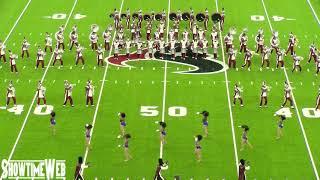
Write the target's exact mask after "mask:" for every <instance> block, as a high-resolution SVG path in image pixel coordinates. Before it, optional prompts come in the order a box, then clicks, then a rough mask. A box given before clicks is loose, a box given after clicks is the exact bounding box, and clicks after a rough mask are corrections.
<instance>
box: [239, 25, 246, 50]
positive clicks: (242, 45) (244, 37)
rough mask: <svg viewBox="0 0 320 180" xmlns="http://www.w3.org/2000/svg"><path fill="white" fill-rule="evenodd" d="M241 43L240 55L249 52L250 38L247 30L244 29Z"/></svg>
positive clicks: (240, 39) (240, 38)
mask: <svg viewBox="0 0 320 180" xmlns="http://www.w3.org/2000/svg"><path fill="white" fill-rule="evenodd" d="M239 41H240V53H242V52H244V53H245V52H247V42H248V36H247V30H246V29H244V30H243V32H242V33H241V34H240V36H239Z"/></svg>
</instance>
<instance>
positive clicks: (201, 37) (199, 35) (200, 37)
mask: <svg viewBox="0 0 320 180" xmlns="http://www.w3.org/2000/svg"><path fill="white" fill-rule="evenodd" d="M204 38H205V33H204V30H203V29H202V28H200V29H199V31H198V39H199V40H200V41H202V40H203V39H204Z"/></svg>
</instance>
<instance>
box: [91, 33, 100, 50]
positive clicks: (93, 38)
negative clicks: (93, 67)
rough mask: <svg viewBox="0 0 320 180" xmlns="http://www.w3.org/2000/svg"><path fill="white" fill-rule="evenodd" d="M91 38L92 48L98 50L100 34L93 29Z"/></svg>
mask: <svg viewBox="0 0 320 180" xmlns="http://www.w3.org/2000/svg"><path fill="white" fill-rule="evenodd" d="M89 40H90V42H91V49H92V50H97V49H98V34H97V33H96V32H95V31H92V32H91V33H90V36H89Z"/></svg>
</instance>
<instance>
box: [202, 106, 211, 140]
mask: <svg viewBox="0 0 320 180" xmlns="http://www.w3.org/2000/svg"><path fill="white" fill-rule="evenodd" d="M200 114H201V115H202V126H203V130H204V137H208V134H209V133H208V126H209V123H208V117H209V112H208V111H202V112H201V113H200Z"/></svg>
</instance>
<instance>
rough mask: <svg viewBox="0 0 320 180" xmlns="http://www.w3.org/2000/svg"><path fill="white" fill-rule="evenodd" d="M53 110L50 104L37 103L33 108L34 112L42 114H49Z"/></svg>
mask: <svg viewBox="0 0 320 180" xmlns="http://www.w3.org/2000/svg"><path fill="white" fill-rule="evenodd" d="M52 111H53V106H51V105H39V106H36V108H35V109H34V112H33V113H34V114H36V115H40V116H44V115H49V114H50V113H51V112H52Z"/></svg>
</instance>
